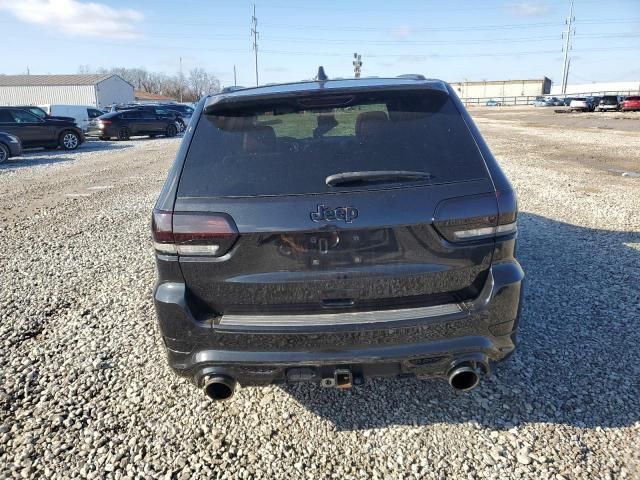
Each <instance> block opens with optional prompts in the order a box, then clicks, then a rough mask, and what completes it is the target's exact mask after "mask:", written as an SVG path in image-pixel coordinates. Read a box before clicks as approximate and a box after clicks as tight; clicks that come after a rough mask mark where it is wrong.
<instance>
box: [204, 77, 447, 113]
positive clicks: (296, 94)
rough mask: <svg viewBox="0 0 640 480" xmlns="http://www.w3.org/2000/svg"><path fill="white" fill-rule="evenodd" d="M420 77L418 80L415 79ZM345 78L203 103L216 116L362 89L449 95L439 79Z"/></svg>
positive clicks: (259, 90)
mask: <svg viewBox="0 0 640 480" xmlns="http://www.w3.org/2000/svg"><path fill="white" fill-rule="evenodd" d="M416 80H418V79H416ZM346 82H348V81H345V82H344V83H343V82H342V81H335V83H334V82H331V81H327V82H308V83H299V84H290V85H291V87H292V88H290V89H283V88H282V87H283V85H276V86H274V87H258V88H250V89H249V88H248V89H244V90H241V91H235V92H229V93H220V94H217V95H213V96H211V97H209V98H208V99H207V100H206V102H205V106H204V110H203V112H204V114H205V115H215V114H217V113H221V112H227V111H230V110H235V109H240V108H243V107H249V106H252V105H256V104H260V103H262V104H268V103H271V102H273V101H274V100H283V101H287V100H295V99H300V98H305V97H315V98H318V97H326V96H331V97H333V96H340V95H354V94H358V93H361V92H399V91H413V92H415V91H417V90H426V91H430V92H434V93H438V94H441V95H447V96H448V95H449V90H448V89H447V86H446V84H445V83H444V82H441V81H439V80H434V81H431V80H423V81H420V82H415V83H414V82H407V83H398V84H389V83H387V84H384V83H381V84H379V85H368V86H366V87H363V86H362V85H361V84H359V83H353V84H348V83H346Z"/></svg>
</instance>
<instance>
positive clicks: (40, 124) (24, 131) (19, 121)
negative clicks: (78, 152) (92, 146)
mask: <svg viewBox="0 0 640 480" xmlns="http://www.w3.org/2000/svg"><path fill="white" fill-rule="evenodd" d="M0 131H3V132H7V133H10V134H12V135H15V136H16V137H18V138H19V139H20V141H21V142H22V146H23V147H24V148H32V147H45V148H58V147H60V148H62V149H63V150H75V149H76V148H78V147H79V146H80V144H82V142H84V134H83V133H82V130H80V128H78V126H77V125H76V124H75V122H71V121H67V120H57V119H51V118H39V117H37V116H36V115H34V114H33V113H31V112H28V111H27V110H24V109H21V108H17V107H0Z"/></svg>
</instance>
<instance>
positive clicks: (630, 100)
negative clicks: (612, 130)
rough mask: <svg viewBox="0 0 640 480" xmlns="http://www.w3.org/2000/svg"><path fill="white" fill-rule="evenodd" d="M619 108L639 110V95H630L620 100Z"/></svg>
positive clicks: (626, 110)
mask: <svg viewBox="0 0 640 480" xmlns="http://www.w3.org/2000/svg"><path fill="white" fill-rule="evenodd" d="M621 110H623V111H625V112H628V111H632V110H640V96H630V97H626V98H625V99H624V102H622V108H621Z"/></svg>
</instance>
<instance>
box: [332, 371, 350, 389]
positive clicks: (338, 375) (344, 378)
mask: <svg viewBox="0 0 640 480" xmlns="http://www.w3.org/2000/svg"><path fill="white" fill-rule="evenodd" d="M333 378H334V379H335V385H336V387H337V388H351V387H353V374H352V373H351V370H347V369H346V368H341V369H337V370H336V371H335V372H334V373H333Z"/></svg>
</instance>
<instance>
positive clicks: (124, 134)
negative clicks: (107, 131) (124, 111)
mask: <svg viewBox="0 0 640 480" xmlns="http://www.w3.org/2000/svg"><path fill="white" fill-rule="evenodd" d="M129 138H131V133H130V132H129V129H128V128H127V127H120V130H118V140H123V141H124V140H129Z"/></svg>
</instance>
